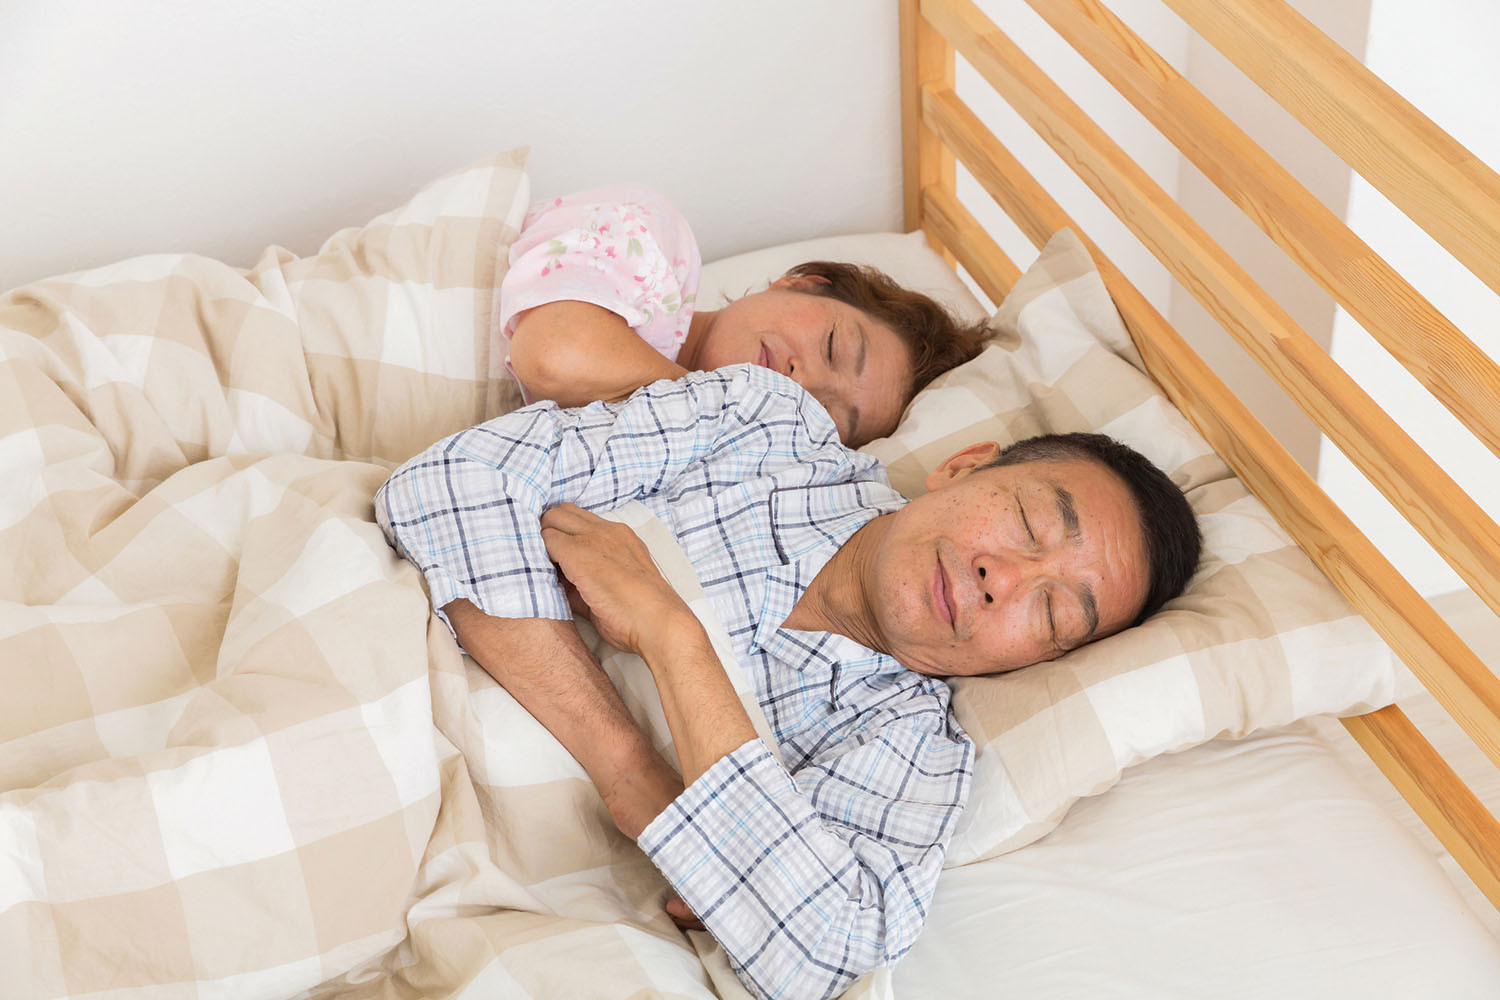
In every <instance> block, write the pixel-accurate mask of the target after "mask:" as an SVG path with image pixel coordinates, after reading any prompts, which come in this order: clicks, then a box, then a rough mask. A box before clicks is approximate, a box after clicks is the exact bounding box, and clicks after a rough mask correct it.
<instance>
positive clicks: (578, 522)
mask: <svg viewBox="0 0 1500 1000" xmlns="http://www.w3.org/2000/svg"><path fill="white" fill-rule="evenodd" d="M607 523H609V522H607V521H605V520H604V518H602V517H600V516H599V515H598V514H595V513H594V512H593V511H588V510H584V509H583V508H582V507H580V506H578V505H577V504H575V503H560V504H558V505H557V506H556V507H552V508H549V509H548V510H545V511H543V512H542V527H544V528H556V529H557V530H558V531H566V532H568V533H569V534H577V533H578V532H581V531H588V530H590V529H591V528H594V527H596V526H597V525H601V524H607Z"/></svg>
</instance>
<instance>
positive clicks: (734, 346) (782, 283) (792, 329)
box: [690, 278, 912, 448]
mask: <svg viewBox="0 0 1500 1000" xmlns="http://www.w3.org/2000/svg"><path fill="white" fill-rule="evenodd" d="M816 284H817V280H816V279H813V278H782V279H780V280H778V281H777V282H776V283H775V284H773V285H772V286H771V287H770V288H769V289H767V290H766V291H764V292H756V293H755V294H753V295H746V296H744V297H743V298H740V299H736V300H735V301H734V302H731V303H730V304H729V305H727V306H725V307H724V308H723V309H720V310H718V311H717V312H715V313H714V314H713V315H712V322H711V323H710V325H709V326H708V328H707V330H706V332H705V333H704V336H703V340H702V342H701V343H700V344H698V345H696V346H697V349H696V351H695V352H694V356H693V357H692V358H691V359H690V362H691V367H694V368H701V369H709V368H722V367H723V366H724V365H733V364H740V363H743V362H746V361H749V362H754V363H755V364H759V365H763V366H765V367H766V368H772V369H774V370H776V371H778V372H781V373H782V374H783V375H787V376H789V377H790V378H791V379H792V380H794V381H795V382H796V383H797V384H798V385H800V386H802V388H804V389H806V390H807V391H808V392H809V393H811V394H812V397H813V398H814V399H816V400H817V401H818V402H820V403H822V404H823V408H824V409H826V410H827V411H828V412H829V414H830V415H832V417H833V422H834V423H835V424H836V425H837V426H838V429H839V437H840V439H842V440H843V442H844V443H845V444H846V445H848V446H849V447H851V448H857V447H859V446H860V445H862V444H865V443H867V442H870V441H873V440H875V439H876V438H880V437H885V436H886V435H887V434H890V433H891V432H892V431H893V430H895V429H896V422H897V421H898V420H900V419H901V412H902V410H903V409H905V407H906V399H907V393H908V391H909V388H910V386H911V364H912V362H911V352H910V351H908V350H907V347H906V345H905V344H904V343H903V342H902V341H901V338H900V337H899V336H898V335H897V334H896V331H894V330H892V329H891V328H890V327H889V326H887V325H886V324H885V323H882V322H880V321H878V320H876V319H874V318H873V317H872V316H870V315H869V314H868V313H866V312H864V311H863V310H861V309H856V308H855V307H854V306H851V305H847V304H846V303H843V302H839V301H838V300H836V299H830V298H826V297H824V296H821V295H817V294H815V293H813V292H809V291H805V290H799V289H806V288H813V287H816Z"/></svg>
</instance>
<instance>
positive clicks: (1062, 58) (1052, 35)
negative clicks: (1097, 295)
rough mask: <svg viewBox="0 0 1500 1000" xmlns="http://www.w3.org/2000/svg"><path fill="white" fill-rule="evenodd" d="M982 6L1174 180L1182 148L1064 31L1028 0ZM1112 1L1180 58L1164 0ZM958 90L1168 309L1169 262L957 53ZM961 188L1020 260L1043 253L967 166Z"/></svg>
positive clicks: (1181, 44)
mask: <svg viewBox="0 0 1500 1000" xmlns="http://www.w3.org/2000/svg"><path fill="white" fill-rule="evenodd" d="M979 6H980V7H981V8H982V9H983V10H984V12H985V13H986V14H988V15H989V16H990V18H991V19H992V20H993V21H994V22H995V24H996V26H997V27H999V28H1000V30H1001V31H1003V32H1004V33H1005V34H1006V36H1007V37H1009V38H1010V40H1011V41H1013V42H1015V43H1016V45H1018V46H1019V47H1020V48H1021V50H1022V51H1023V52H1025V53H1026V56H1027V58H1029V59H1030V60H1031V61H1033V62H1034V63H1036V64H1037V66H1038V67H1039V68H1040V69H1041V70H1042V71H1043V72H1044V73H1046V74H1047V75H1048V76H1049V77H1051V78H1052V79H1053V80H1054V81H1055V82H1057V83H1058V85H1059V86H1061V87H1062V88H1063V89H1064V90H1065V91H1067V92H1068V94H1069V96H1070V97H1072V98H1073V100H1074V101H1076V102H1077V103H1078V104H1079V105H1080V106H1081V107H1082V108H1083V109H1084V111H1085V112H1087V113H1088V115H1089V116H1090V117H1091V118H1092V119H1093V120H1094V121H1095V122H1098V123H1100V124H1101V126H1102V127H1103V128H1104V129H1105V131H1106V132H1108V133H1109V135H1110V137H1111V138H1112V139H1114V140H1115V141H1116V142H1117V143H1119V144H1120V145H1121V146H1122V147H1123V148H1124V149H1125V151H1126V152H1127V153H1129V154H1130V156H1131V157H1132V158H1133V159H1135V160H1136V162H1137V163H1139V164H1141V166H1142V167H1143V168H1144V169H1145V170H1146V172H1147V173H1148V174H1149V175H1150V176H1151V178H1152V179H1153V180H1155V181H1156V182H1157V183H1158V184H1160V185H1161V186H1162V187H1164V188H1165V189H1167V190H1168V191H1171V190H1174V189H1175V188H1176V185H1177V176H1178V172H1179V170H1180V160H1181V158H1180V157H1179V156H1178V154H1177V152H1176V150H1175V149H1173V147H1172V146H1171V144H1170V143H1168V142H1167V141H1166V140H1165V139H1163V138H1162V137H1161V136H1160V135H1159V134H1158V133H1157V132H1156V131H1155V129H1154V128H1152V127H1151V126H1150V125H1149V124H1148V123H1147V122H1146V121H1145V119H1144V118H1142V117H1141V115H1140V114H1139V113H1138V112H1136V110H1135V109H1134V108H1133V107H1131V106H1130V103H1129V102H1128V101H1126V100H1125V99H1124V98H1123V97H1121V96H1120V95H1119V94H1118V93H1117V92H1116V91H1115V89H1114V88H1113V87H1112V86H1110V84H1109V83H1107V82H1106V81H1105V80H1104V79H1103V78H1102V77H1100V76H1099V74H1098V73H1096V72H1094V70H1093V67H1091V66H1089V64H1088V63H1087V62H1086V61H1085V60H1084V59H1083V58H1082V57H1081V56H1079V55H1078V54H1077V53H1076V52H1074V51H1073V49H1072V47H1071V46H1069V45H1068V43H1067V42H1065V41H1063V40H1062V39H1061V38H1059V37H1058V35H1057V33H1056V32H1054V31H1053V30H1052V29H1051V27H1049V26H1048V25H1047V23H1046V22H1045V21H1043V20H1042V19H1041V17H1039V16H1038V15H1037V14H1036V12H1034V11H1033V10H1032V9H1031V8H1030V7H1029V6H1028V5H1027V4H1026V2H1025V0H979ZM1109 7H1110V9H1111V10H1113V11H1114V12H1115V13H1116V14H1117V15H1119V16H1120V18H1121V19H1123V20H1125V21H1126V22H1127V23H1129V24H1130V26H1131V27H1132V28H1133V29H1134V30H1135V31H1137V32H1138V33H1140V34H1141V35H1142V36H1143V37H1144V38H1145V39H1146V40H1147V42H1148V43H1149V44H1151V45H1152V46H1153V47H1155V48H1157V50H1158V51H1160V52H1161V53H1162V54H1163V55H1164V56H1165V57H1167V58H1168V59H1169V60H1176V59H1179V58H1181V56H1182V55H1183V53H1184V52H1185V47H1186V45H1187V32H1186V29H1185V28H1183V26H1182V24H1181V22H1179V21H1177V20H1176V18H1174V17H1172V16H1171V15H1170V13H1168V12H1167V11H1166V10H1165V8H1164V7H1163V6H1162V4H1161V2H1160V0H1114V2H1112V3H1110V4H1109ZM954 90H955V92H956V93H957V94H958V95H959V97H960V98H962V99H963V100H964V101H965V103H967V104H968V105H969V106H970V107H971V108H972V109H973V110H974V113H975V114H977V115H978V116H979V117H980V118H981V119H982V120H983V121H984V122H985V124H986V125H987V126H988V127H989V128H990V130H991V131H992V132H994V134H995V136H996V138H998V139H999V140H1000V141H1001V143H1002V144H1004V146H1005V147H1006V149H1008V150H1009V151H1010V152H1011V154H1012V155H1013V156H1015V157H1016V159H1018V160H1019V161H1020V162H1021V164H1022V166H1024V167H1025V168H1026V169H1027V171H1028V172H1030V173H1031V174H1032V175H1033V176H1035V177H1036V178H1037V179H1038V180H1039V181H1040V182H1041V184H1042V185H1043V187H1045V188H1047V190H1048V191H1049V192H1050V193H1051V194H1052V196H1053V197H1054V198H1055V199H1056V200H1057V201H1058V202H1059V203H1060V204H1061V205H1062V207H1063V209H1064V210H1065V211H1066V212H1067V213H1068V215H1069V216H1070V217H1071V218H1072V219H1073V220H1074V222H1075V223H1076V224H1077V226H1078V228H1079V229H1081V230H1083V231H1084V232H1085V233H1087V234H1088V236H1089V238H1090V239H1092V240H1094V241H1095V242H1096V243H1097V244H1098V245H1099V247H1100V248H1101V249H1102V250H1103V251H1104V252H1105V253H1106V254H1107V255H1108V256H1109V258H1110V260H1111V261H1113V262H1114V264H1115V266H1116V267H1118V268H1119V269H1120V270H1121V271H1122V272H1124V274H1125V275H1126V277H1128V278H1130V280H1131V281H1132V282H1133V283H1134V284H1135V285H1136V287H1137V288H1139V289H1140V291H1141V293H1142V294H1143V295H1145V296H1146V297H1147V298H1148V299H1150V300H1151V301H1152V302H1153V303H1154V304H1156V305H1157V308H1159V309H1160V310H1161V311H1162V313H1163V314H1164V315H1165V314H1166V313H1167V309H1168V302H1169V300H1170V296H1171V287H1172V283H1171V279H1170V278H1169V277H1168V275H1167V273H1166V271H1165V269H1164V268H1162V267H1161V266H1160V265H1159V264H1157V262H1156V259H1155V258H1154V257H1152V256H1151V253H1150V251H1148V250H1146V249H1145V248H1143V247H1142V246H1141V245H1140V243H1139V242H1138V241H1137V240H1136V239H1135V237H1134V236H1132V235H1131V234H1130V232H1129V230H1127V229H1126V228H1125V226H1124V224H1122V223H1121V222H1120V221H1119V220H1118V219H1116V218H1115V216H1114V214H1113V213H1112V212H1111V211H1110V210H1109V209H1108V208H1106V207H1105V206H1104V205H1103V203H1102V202H1100V201H1099V199H1098V198H1097V197H1095V196H1094V194H1093V192H1091V191H1090V190H1089V189H1088V187H1087V185H1085V184H1084V183H1083V181H1081V180H1079V179H1078V177H1077V175H1075V174H1074V173H1073V172H1072V170H1071V169H1070V168H1069V167H1068V166H1067V165H1066V164H1065V163H1064V162H1063V161H1062V159H1061V158H1060V157H1058V156H1057V155H1056V154H1055V153H1053V152H1052V150H1051V148H1050V147H1049V146H1047V144H1046V143H1045V142H1044V141H1043V140H1042V139H1041V138H1039V137H1038V136H1037V135H1036V133H1035V132H1033V131H1032V130H1031V127H1030V126H1029V125H1027V124H1026V123H1025V121H1023V120H1022V119H1021V117H1020V116H1019V115H1017V114H1016V113H1015V112H1014V111H1012V110H1011V109H1010V107H1009V106H1008V105H1007V104H1006V103H1005V102H1004V101H1003V100H1002V99H1001V98H999V97H998V96H997V95H995V94H994V93H993V92H992V91H991V89H990V87H989V85H988V84H987V83H985V82H984V81H983V79H982V78H981V77H980V76H979V74H978V73H977V71H975V70H974V69H973V68H972V67H970V66H969V65H968V64H967V63H966V62H965V61H964V60H963V58H962V57H959V59H958V65H957V71H956V73H955V84H954ZM958 192H959V197H960V200H962V201H963V203H964V204H965V206H966V207H968V208H969V210H970V211H971V212H972V213H973V214H974V216H975V217H976V218H977V219H979V221H980V222H981V223H983V224H984V226H985V228H986V229H988V230H989V231H990V232H991V234H992V235H994V236H995V237H996V240H997V241H998V242H999V243H1000V247H1001V249H1002V250H1004V251H1005V252H1006V254H1007V256H1009V257H1010V258H1011V260H1013V261H1014V262H1015V263H1016V264H1018V265H1019V266H1021V267H1022V268H1024V267H1025V266H1026V265H1027V264H1029V263H1031V261H1032V260H1033V259H1034V257H1035V256H1036V251H1035V250H1034V249H1032V247H1031V244H1030V242H1029V241H1028V240H1027V239H1026V238H1025V237H1024V236H1023V235H1021V233H1020V231H1019V230H1017V229H1016V228H1015V227H1014V226H1013V225H1012V224H1011V223H1010V221H1009V220H1008V219H1007V218H1006V217H1005V215H1004V213H1003V212H1001V211H1000V209H999V208H997V207H996V206H995V205H994V202H993V201H992V200H991V199H990V197H989V195H988V194H987V193H985V191H984V190H983V189H982V188H981V187H980V186H979V184H978V182H977V181H975V180H974V179H973V178H972V177H970V176H969V175H968V173H967V172H966V171H965V170H964V168H963V166H962V164H960V165H959V177H958Z"/></svg>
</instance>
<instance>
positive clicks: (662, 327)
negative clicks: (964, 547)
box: [496, 186, 987, 448]
mask: <svg viewBox="0 0 1500 1000" xmlns="http://www.w3.org/2000/svg"><path fill="white" fill-rule="evenodd" d="M701 267H702V265H701V261H700V258H699V253H698V244H697V241H696V240H695V239H694V238H693V234H692V231H691V230H690V229H689V228H688V225H687V222H686V221H685V220H684V219H683V217H682V215H681V214H680V213H678V211H677V210H676V209H675V208H673V207H672V205H671V204H670V203H669V202H667V200H666V199H665V198H663V197H662V196H661V195H660V194H657V193H656V192H653V191H650V190H648V189H645V188H639V187H632V186H617V187H609V188H600V189H596V190H592V191H585V192H581V193H579V194H574V195H570V196H568V197H565V198H556V199H553V200H551V201H545V202H539V203H537V204H534V205H532V206H531V211H530V212H529V213H528V214H527V216H526V220H525V223H524V224H523V226H522V230H521V233H520V236H519V237H518V238H517V239H516V241H515V243H514V244H513V245H512V247H511V250H510V269H509V270H508V271H507V272H506V275H505V278H504V279H503V281H502V283H501V286H500V310H499V313H498V316H497V321H496V325H497V327H498V329H497V331H496V335H497V338H498V340H499V342H500V343H499V345H498V349H499V350H500V351H502V352H504V356H505V358H506V367H507V369H508V370H509V371H510V372H511V374H513V375H514V376H515V377H516V379H517V380H518V381H519V382H520V384H521V390H522V395H523V397H524V398H525V400H526V401H527V402H534V401H535V400H538V399H550V400H554V401H556V402H557V403H559V404H560V405H562V406H582V405H584V404H586V403H590V402H593V401H594V400H600V399H602V400H617V399H623V398H624V397H626V396H628V395H630V393H632V392H634V391H635V390H636V389H638V388H639V387H641V386H643V385H646V384H648V383H650V382H654V381H656V380H657V379H663V378H668V379H675V378H679V377H681V376H682V375H684V374H686V373H687V372H689V371H693V370H697V369H707V368H718V367H722V366H724V365H732V364H738V363H741V362H753V363H756V364H760V365H764V366H765V367H767V368H773V369H775V370H776V371H779V372H781V373H782V374H783V375H787V376H789V377H790V378H792V379H793V380H794V381H796V382H797V383H798V384H800V385H801V386H802V387H803V388H804V389H806V390H807V391H808V392H809V393H810V394H811V395H812V396H813V397H814V398H815V399H817V400H818V402H820V403H821V404H823V407H824V408H825V409H826V410H828V412H829V414H830V415H831V416H832V417H833V421H834V423H835V425H837V427H838V430H839V436H840V437H841V438H842V439H843V441H844V443H845V444H847V445H848V446H849V447H851V448H854V447H859V446H860V445H862V444H865V443H867V442H869V441H873V440H875V439H876V438H880V437H884V436H885V435H887V434H889V433H891V431H893V430H895V427H896V422H897V421H898V420H899V419H900V418H901V413H902V411H903V410H904V409H905V407H906V404H907V403H908V402H909V401H910V400H911V398H912V396H914V395H916V393H917V390H919V389H921V388H922V387H923V386H924V385H926V384H927V383H928V382H930V381H931V380H932V379H933V378H934V377H936V376H937V375H939V374H941V373H942V372H944V371H947V370H948V369H949V368H952V367H953V366H955V365H957V364H960V363H962V362H964V361H967V360H968V359H970V358H972V357H974V356H975V355H976V354H978V353H979V349H980V347H981V346H982V342H983V340H984V338H985V337H986V335H987V334H986V331H985V329H984V327H983V326H981V325H978V324H964V323H960V322H958V321H956V320H955V319H954V318H953V317H952V316H951V315H950V314H949V313H948V312H947V310H945V309H944V308H943V307H942V306H940V305H938V304H937V303H936V302H934V301H933V300H932V299H930V298H928V297H927V296H925V295H922V294H920V293H918V292H913V291H910V290H908V289H905V288H902V287H901V286H900V285H898V284H896V283H895V282H894V281H892V280H891V279H890V278H888V277H886V276H885V275H884V274H882V273H881V272H879V271H876V270H874V269H873V268H867V267H860V266H857V265H853V264H840V263H831V262H827V261H814V262H811V263H807V264H801V265H799V266H797V267H794V268H792V269H791V270H790V271H788V272H787V273H786V274H785V275H783V276H782V277H781V278H778V279H777V280H776V281H774V282H773V283H772V284H771V287H770V288H768V289H766V290H765V291H763V292H756V293H754V294H750V295H746V296H744V297H742V298H739V299H736V300H734V301H733V302H730V303H728V304H727V305H725V306H723V307H722V308H720V309H713V310H701V309H695V308H694V306H695V302H694V299H695V296H696V294H697V290H698V276H699V272H700V270H701Z"/></svg>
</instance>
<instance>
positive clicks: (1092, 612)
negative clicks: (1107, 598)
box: [1073, 583, 1099, 649]
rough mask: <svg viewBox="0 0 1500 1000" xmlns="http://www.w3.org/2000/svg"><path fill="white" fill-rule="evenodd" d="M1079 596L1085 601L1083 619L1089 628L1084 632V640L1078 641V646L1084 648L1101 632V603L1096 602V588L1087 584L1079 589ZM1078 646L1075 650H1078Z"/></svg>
mask: <svg viewBox="0 0 1500 1000" xmlns="http://www.w3.org/2000/svg"><path fill="white" fill-rule="evenodd" d="M1078 595H1079V597H1080V598H1081V599H1082V601H1083V617H1084V620H1085V621H1087V622H1088V626H1089V627H1088V628H1087V629H1085V630H1084V633H1083V638H1081V639H1079V640H1078V646H1082V645H1084V644H1085V643H1087V642H1088V641H1089V640H1090V639H1092V638H1093V637H1094V633H1095V632H1097V631H1099V602H1098V601H1096V600H1094V588H1093V587H1090V586H1089V585H1088V584H1086V583H1085V584H1084V585H1083V586H1082V587H1079V588H1078ZM1078 646H1074V647H1073V648H1074V649H1077V648H1078Z"/></svg>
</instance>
